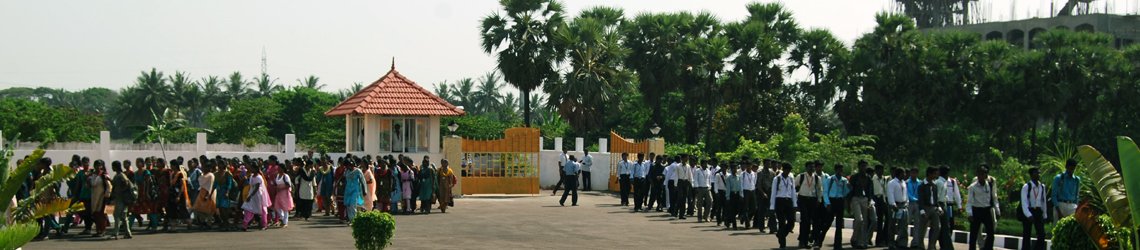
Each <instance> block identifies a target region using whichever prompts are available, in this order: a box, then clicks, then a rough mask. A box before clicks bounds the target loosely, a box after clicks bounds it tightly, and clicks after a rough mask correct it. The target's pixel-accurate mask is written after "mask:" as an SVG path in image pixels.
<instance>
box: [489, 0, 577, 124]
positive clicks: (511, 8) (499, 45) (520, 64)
mask: <svg viewBox="0 0 1140 250" xmlns="http://www.w3.org/2000/svg"><path fill="white" fill-rule="evenodd" d="M499 4H500V5H501V6H502V7H503V11H504V12H505V13H502V14H500V13H498V12H496V13H492V14H490V15H488V16H487V17H485V18H483V20H482V24H481V29H480V32H479V33H480V37H481V38H482V48H483V52H485V53H487V54H494V55H495V56H496V57H497V58H498V64H497V67H496V68H498V69H499V72H502V73H503V79H504V80H506V81H507V83H508V84H511V86H514V87H515V88H518V89H519V91H520V92H522V94H521V96H524V97H526V96H530V92H531V91H533V90H535V89H537V88H538V87H539V86H542V84H543V83H546V82H548V81H551V80H553V79H555V78H556V77H557V75H558V74H557V71H556V70H555V63H556V62H558V61H561V59H560V57H561V54H562V53H561V52H560V51H559V50H558V48H557V46H555V42H554V38H553V36H554V34H555V33H556V31H557V29H558V28H560V27H562V26H563V25H565V24H564V22H565V20H564V17H563V12H564V10H563V7H562V3H560V2H558V1H556V0H500V1H499ZM522 99H523V105H522V110H523V121H524V123H525V124H526V125H527V126H528V127H529V126H530V124H531V121H532V120H531V110H530V99H529V98H522Z"/></svg>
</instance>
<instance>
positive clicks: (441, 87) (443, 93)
mask: <svg viewBox="0 0 1140 250" xmlns="http://www.w3.org/2000/svg"><path fill="white" fill-rule="evenodd" d="M435 96H438V97H439V98H440V99H443V100H444V101H447V102H448V103H451V104H452V105H454V104H455V103H456V101H455V97H453V96H451V84H447V81H446V80H444V81H443V82H440V83H436V84H435Z"/></svg>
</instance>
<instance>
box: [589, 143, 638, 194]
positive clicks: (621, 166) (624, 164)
mask: <svg viewBox="0 0 1140 250" xmlns="http://www.w3.org/2000/svg"><path fill="white" fill-rule="evenodd" d="M587 156H588V155H587ZM583 166H585V165H583ZM587 173H589V172H588V170H586V169H585V168H583V170H582V174H583V176H588V174H587ZM632 174H633V163H632V162H630V161H629V153H621V162H619V163H618V186H620V190H621V205H622V206H629V189H630V185H631V183H630V180H631V178H632V176H633V175H632ZM582 180H583V181H585V180H586V177H583V179H582Z"/></svg>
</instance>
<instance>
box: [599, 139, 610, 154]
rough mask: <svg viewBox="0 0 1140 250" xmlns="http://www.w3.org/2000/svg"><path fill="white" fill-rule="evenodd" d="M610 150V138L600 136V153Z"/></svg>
mask: <svg viewBox="0 0 1140 250" xmlns="http://www.w3.org/2000/svg"><path fill="white" fill-rule="evenodd" d="M609 151H610V140H609V139H606V138H598V153H604V152H609Z"/></svg>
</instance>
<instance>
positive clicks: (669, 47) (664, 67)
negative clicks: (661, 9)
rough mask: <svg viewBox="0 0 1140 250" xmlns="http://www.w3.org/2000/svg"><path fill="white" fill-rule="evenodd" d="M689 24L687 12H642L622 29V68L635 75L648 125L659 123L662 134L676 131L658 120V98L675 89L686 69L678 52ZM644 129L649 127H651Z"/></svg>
mask: <svg viewBox="0 0 1140 250" xmlns="http://www.w3.org/2000/svg"><path fill="white" fill-rule="evenodd" d="M692 22H693V15H692V14H690V13H688V12H680V13H668V14H662V13H643V14H638V15H637V16H636V17H634V18H633V20H632V21H630V22H628V23H627V24H626V25H624V28H623V34H624V43H625V46H626V47H628V48H629V50H630V53H629V56H628V57H626V59H625V66H626V67H628V68H630V69H632V70H633V71H634V72H636V73H637V80H638V85H637V87H638V90H640V92H641V94H642V97H643V98H644V99H645V103H646V104H647V105H648V106H649V107H650V108H651V111H652V112H651V114H650V122H652V123H655V124H659V125H660V126H661V127H663V128H665V131H678V130H677V129H670V124H667V123H665V120H664V119H663V117H662V116H663V112H662V108H663V105H662V101H663V99H662V98H663V97H665V96H666V95H667V94H668V93H670V92H673V91H675V90H677V88H678V86H679V85H680V82H681V72H682V71H683V70H685V69H686V68H687V66H686V65H687V64H686V62H685V58H684V57H683V53H679V52H680V51H682V50H683V45H684V44H685V42H684V41H685V40H686V39H687V38H686V37H685V35H684V31H683V30H684V29H685V28H686V27H689V26H691V25H692ZM644 126H646V127H652V125H651V124H644ZM643 133H644V132H643ZM676 134H677V135H680V133H676ZM643 135H646V136H648V134H643Z"/></svg>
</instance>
